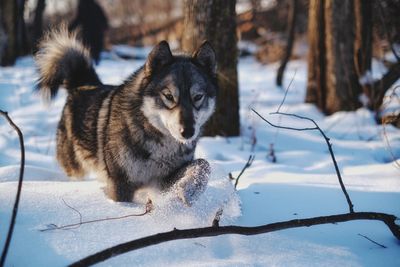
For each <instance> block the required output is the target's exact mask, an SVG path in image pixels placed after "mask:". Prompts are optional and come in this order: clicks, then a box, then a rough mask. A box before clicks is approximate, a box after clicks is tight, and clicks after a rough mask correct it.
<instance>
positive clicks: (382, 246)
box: [358, 234, 387, 248]
mask: <svg viewBox="0 0 400 267" xmlns="http://www.w3.org/2000/svg"><path fill="white" fill-rule="evenodd" d="M358 235H359V236H361V237H364V238H365V239H367V240H368V241H371V242H372V243H374V244H376V245H378V246H380V247H381V248H387V247H386V246H384V245H382V244H379V243H378V242H376V241H374V240H372V239H371V238H369V237H368V236H365V235H362V234H358Z"/></svg>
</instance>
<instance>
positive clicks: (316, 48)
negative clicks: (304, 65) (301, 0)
mask: <svg viewBox="0 0 400 267" xmlns="http://www.w3.org/2000/svg"><path fill="white" fill-rule="evenodd" d="M309 5H310V6H309V14H308V43H309V52H308V78H307V80H308V82H307V93H306V102H307V103H313V104H315V105H316V106H317V107H319V108H320V109H321V110H322V111H323V112H326V109H325V103H326V78H325V75H326V73H325V67H326V58H325V53H326V47H325V12H324V6H325V0H310V4H309Z"/></svg>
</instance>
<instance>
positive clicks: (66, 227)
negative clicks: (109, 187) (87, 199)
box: [39, 200, 153, 232]
mask: <svg viewBox="0 0 400 267" xmlns="http://www.w3.org/2000/svg"><path fill="white" fill-rule="evenodd" d="M152 209H153V204H152V202H151V200H149V201H148V202H147V204H146V210H145V211H144V212H143V213H139V214H127V215H124V216H118V217H109V218H103V219H96V220H90V221H82V220H81V221H80V222H79V223H73V224H67V225H63V226H57V225H54V224H51V225H52V227H48V228H45V229H41V230H39V231H40V232H46V231H52V230H70V229H73V228H78V227H80V226H81V225H83V224H89V223H95V222H103V221H112V220H119V219H125V218H129V217H140V216H144V215H146V214H148V213H150V212H151V211H152ZM74 210H75V209H74ZM79 214H80V213H79Z"/></svg>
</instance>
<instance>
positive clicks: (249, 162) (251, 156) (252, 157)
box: [235, 155, 256, 189]
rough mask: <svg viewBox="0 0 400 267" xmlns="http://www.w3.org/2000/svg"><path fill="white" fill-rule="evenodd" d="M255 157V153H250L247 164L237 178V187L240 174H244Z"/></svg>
mask: <svg viewBox="0 0 400 267" xmlns="http://www.w3.org/2000/svg"><path fill="white" fill-rule="evenodd" d="M255 157H256V156H255V155H250V156H249V159H248V160H247V162H246V165H244V166H243V169H242V171H241V172H240V173H239V175H238V177H237V178H236V182H235V189H236V187H237V185H238V183H239V178H240V176H242V174H243V173H244V171H245V170H246V169H247V168H249V167H250V166H251V164H252V163H253V160H254V158H255Z"/></svg>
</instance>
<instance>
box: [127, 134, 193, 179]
mask: <svg viewBox="0 0 400 267" xmlns="http://www.w3.org/2000/svg"><path fill="white" fill-rule="evenodd" d="M194 148H195V145H190V146H185V145H182V144H179V143H177V142H176V141H174V140H165V141H164V142H161V143H155V142H154V143H152V142H149V143H147V144H146V150H147V151H148V153H149V157H148V158H136V160H134V162H132V165H131V164H129V165H130V166H126V167H128V168H129V169H130V173H132V174H134V175H133V176H132V177H131V180H132V181H135V182H141V183H143V184H148V183H158V182H159V181H160V180H162V179H164V178H166V177H168V176H169V175H170V174H171V173H172V172H174V171H176V170H177V169H178V168H180V167H181V166H182V165H184V164H185V163H187V162H189V161H191V160H192V159H193V154H194ZM133 153H134V151H133Z"/></svg>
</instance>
